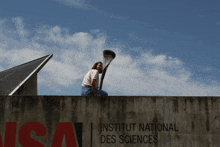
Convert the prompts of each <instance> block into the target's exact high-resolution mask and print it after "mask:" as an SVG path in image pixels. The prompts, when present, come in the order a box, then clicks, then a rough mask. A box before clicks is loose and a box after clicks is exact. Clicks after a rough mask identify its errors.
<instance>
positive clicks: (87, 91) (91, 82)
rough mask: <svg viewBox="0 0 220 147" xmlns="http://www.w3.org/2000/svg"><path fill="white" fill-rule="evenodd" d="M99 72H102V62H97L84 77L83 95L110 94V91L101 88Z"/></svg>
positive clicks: (98, 95)
mask: <svg viewBox="0 0 220 147" xmlns="http://www.w3.org/2000/svg"><path fill="white" fill-rule="evenodd" d="M99 73H102V62H101V61H99V62H96V63H95V64H94V65H93V67H92V69H91V70H90V71H89V72H88V73H87V74H86V76H85V77H84V79H83V82H82V92H81V95H82V96H88V95H91V96H97V97H100V96H105V97H106V96H108V93H107V92H105V91H103V90H99V89H98V85H99Z"/></svg>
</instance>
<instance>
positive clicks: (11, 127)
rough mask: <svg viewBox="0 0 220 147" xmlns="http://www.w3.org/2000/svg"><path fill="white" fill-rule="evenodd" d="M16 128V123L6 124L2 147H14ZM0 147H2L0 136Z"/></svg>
mask: <svg viewBox="0 0 220 147" xmlns="http://www.w3.org/2000/svg"><path fill="white" fill-rule="evenodd" d="M16 126H17V123H16V122H6V125H5V140H4V147H15V137H16ZM0 147H3V143H2V138H1V135H0Z"/></svg>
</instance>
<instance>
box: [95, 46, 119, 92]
mask: <svg viewBox="0 0 220 147" xmlns="http://www.w3.org/2000/svg"><path fill="white" fill-rule="evenodd" d="M115 56H116V54H115V53H114V52H113V51H111V50H104V51H103V70H102V77H101V81H100V88H99V89H100V90H101V89H102V84H103V80H104V78H105V73H106V71H107V68H108V66H109V65H110V63H111V62H112V60H113V59H114V58H115Z"/></svg>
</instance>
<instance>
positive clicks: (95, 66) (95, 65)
mask: <svg viewBox="0 0 220 147" xmlns="http://www.w3.org/2000/svg"><path fill="white" fill-rule="evenodd" d="M99 63H102V62H101V61H99V62H96V63H95V64H94V65H93V67H92V69H97V65H98V64H99ZM99 73H102V70H101V71H100V72H99Z"/></svg>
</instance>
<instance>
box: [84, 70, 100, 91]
mask: <svg viewBox="0 0 220 147" xmlns="http://www.w3.org/2000/svg"><path fill="white" fill-rule="evenodd" d="M93 79H95V80H96V81H95V88H96V89H98V86H99V71H98V70H97V69H91V70H90V71H89V72H88V73H87V74H86V76H85V77H84V79H83V82H82V86H84V87H85V86H92V85H91V82H92V80H93Z"/></svg>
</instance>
